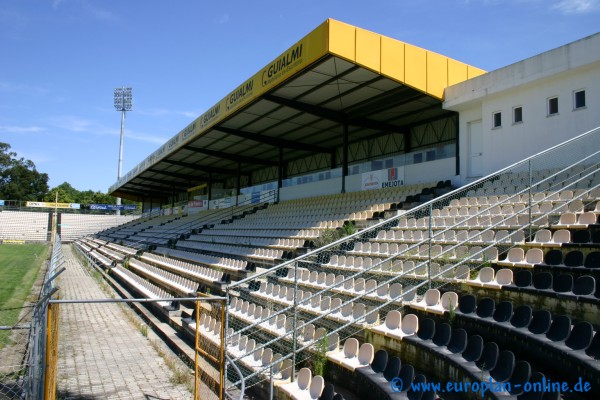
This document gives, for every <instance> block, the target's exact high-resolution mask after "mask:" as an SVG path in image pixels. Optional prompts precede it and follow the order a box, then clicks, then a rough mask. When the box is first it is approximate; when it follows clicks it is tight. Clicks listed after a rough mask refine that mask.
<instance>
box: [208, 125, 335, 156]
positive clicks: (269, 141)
mask: <svg viewBox="0 0 600 400" xmlns="http://www.w3.org/2000/svg"><path fill="white" fill-rule="evenodd" d="M215 130H218V131H221V132H225V133H227V134H229V135H233V136H237V137H241V138H244V139H249V140H254V141H255V142H259V143H262V144H266V145H269V146H273V147H284V148H287V149H294V150H304V151H309V152H312V153H330V152H331V149H327V148H324V147H319V146H313V145H310V144H306V143H299V142H294V141H292V140H286V139H281V138H276V137H271V136H263V135H260V134H258V133H253V132H244V131H240V130H237V129H231V128H226V127H223V126H217V127H215Z"/></svg>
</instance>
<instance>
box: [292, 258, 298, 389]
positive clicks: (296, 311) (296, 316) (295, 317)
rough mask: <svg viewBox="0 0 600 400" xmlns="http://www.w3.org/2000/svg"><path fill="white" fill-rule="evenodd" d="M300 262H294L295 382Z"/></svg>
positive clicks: (293, 355)
mask: <svg viewBox="0 0 600 400" xmlns="http://www.w3.org/2000/svg"><path fill="white" fill-rule="evenodd" d="M297 342H298V263H297V262H295V263H294V332H292V346H293V352H292V375H291V381H292V382H294V375H295V374H296V349H297V348H298V343H297Z"/></svg>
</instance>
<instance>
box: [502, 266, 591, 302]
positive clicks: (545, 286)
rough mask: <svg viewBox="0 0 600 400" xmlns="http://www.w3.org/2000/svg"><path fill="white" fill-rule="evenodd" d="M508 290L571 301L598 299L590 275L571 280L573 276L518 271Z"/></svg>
mask: <svg viewBox="0 0 600 400" xmlns="http://www.w3.org/2000/svg"><path fill="white" fill-rule="evenodd" d="M510 288H511V289H512V290H517V291H524V292H535V293H538V294H546V295H547V294H554V295H560V296H561V297H571V298H572V299H573V300H577V299H583V298H587V299H590V300H594V299H598V298H600V297H599V296H600V292H599V291H598V290H597V288H596V279H595V278H594V277H593V276H590V275H582V276H579V277H577V278H573V275H569V274H559V275H557V276H556V277H554V275H552V274H551V273H550V272H538V273H536V274H532V273H531V271H529V270H520V271H517V272H516V273H515V277H514V286H510Z"/></svg>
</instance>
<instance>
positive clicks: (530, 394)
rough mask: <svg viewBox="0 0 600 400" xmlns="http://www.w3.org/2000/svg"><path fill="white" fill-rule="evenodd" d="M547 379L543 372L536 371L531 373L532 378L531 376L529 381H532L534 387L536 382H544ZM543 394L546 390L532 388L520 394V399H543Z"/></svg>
mask: <svg viewBox="0 0 600 400" xmlns="http://www.w3.org/2000/svg"><path fill="white" fill-rule="evenodd" d="M545 380H546V377H545V376H544V374H542V373H541V372H534V373H532V374H531V378H529V383H531V385H532V387H534V386H533V385H535V384H536V383H540V384H542V382H544V381H545ZM542 396H544V391H542V390H530V391H527V392H523V393H522V394H520V395H518V397H517V399H518V400H541V399H542Z"/></svg>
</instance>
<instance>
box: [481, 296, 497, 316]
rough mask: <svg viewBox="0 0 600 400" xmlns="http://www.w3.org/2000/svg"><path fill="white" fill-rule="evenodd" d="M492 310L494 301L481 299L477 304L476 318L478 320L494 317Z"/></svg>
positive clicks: (487, 298)
mask: <svg viewBox="0 0 600 400" xmlns="http://www.w3.org/2000/svg"><path fill="white" fill-rule="evenodd" d="M494 308H495V303H494V299H490V298H489V297H484V298H483V299H481V300H479V304H477V316H478V317H479V318H489V317H491V316H492V315H494Z"/></svg>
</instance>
